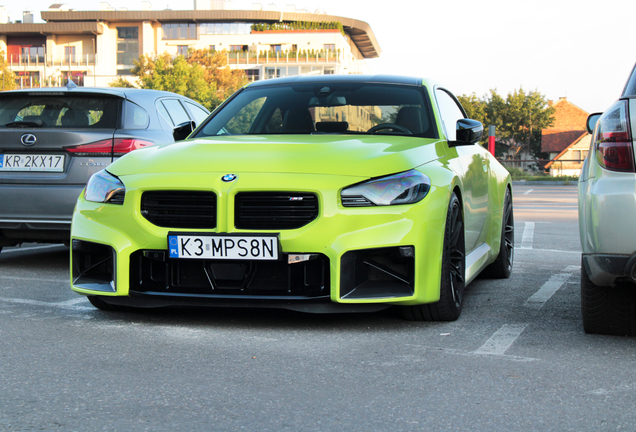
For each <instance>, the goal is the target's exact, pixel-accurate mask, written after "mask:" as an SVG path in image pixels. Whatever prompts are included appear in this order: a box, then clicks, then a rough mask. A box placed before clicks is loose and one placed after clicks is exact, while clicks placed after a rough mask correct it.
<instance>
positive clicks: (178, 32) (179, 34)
mask: <svg viewBox="0 0 636 432" xmlns="http://www.w3.org/2000/svg"><path fill="white" fill-rule="evenodd" d="M161 30H162V31H163V39H196V38H197V25H196V24H194V23H175V24H161Z"/></svg>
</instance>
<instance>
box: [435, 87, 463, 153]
mask: <svg viewBox="0 0 636 432" xmlns="http://www.w3.org/2000/svg"><path fill="white" fill-rule="evenodd" d="M435 98H436V99H437V106H438V107H439V113H440V116H441V117H442V126H443V128H444V132H445V134H446V138H447V139H448V140H449V141H455V139H456V133H457V131H456V127H457V120H459V119H463V118H465V117H464V113H463V112H462V110H461V108H459V105H457V102H455V99H453V97H452V96H451V95H450V94H449V93H447V92H446V91H445V90H442V89H436V90H435Z"/></svg>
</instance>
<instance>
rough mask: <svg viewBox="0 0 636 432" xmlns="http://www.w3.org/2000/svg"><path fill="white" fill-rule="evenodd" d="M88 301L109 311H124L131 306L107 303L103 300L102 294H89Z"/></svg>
mask: <svg viewBox="0 0 636 432" xmlns="http://www.w3.org/2000/svg"><path fill="white" fill-rule="evenodd" d="M87 297H88V301H89V302H91V304H92V305H93V306H95V307H96V308H97V309H99V310H103V311H109V312H113V311H115V312H124V311H129V310H130V308H128V307H126V306H120V305H114V304H110V303H106V302H105V301H104V300H102V298H101V296H87Z"/></svg>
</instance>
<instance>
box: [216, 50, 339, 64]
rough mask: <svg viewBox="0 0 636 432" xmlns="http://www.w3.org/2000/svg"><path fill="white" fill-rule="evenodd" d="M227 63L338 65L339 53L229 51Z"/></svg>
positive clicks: (328, 51)
mask: <svg viewBox="0 0 636 432" xmlns="http://www.w3.org/2000/svg"><path fill="white" fill-rule="evenodd" d="M226 56H227V63H228V64H230V65H239V64H267V63H339V62H340V56H339V53H338V52H336V51H333V50H327V51H325V50H321V51H314V52H299V51H291V52H289V51H286V52H280V51H261V52H257V51H231V52H227V53H226Z"/></svg>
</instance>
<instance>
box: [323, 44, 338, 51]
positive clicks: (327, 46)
mask: <svg viewBox="0 0 636 432" xmlns="http://www.w3.org/2000/svg"><path fill="white" fill-rule="evenodd" d="M335 50H336V44H325V51H335Z"/></svg>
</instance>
